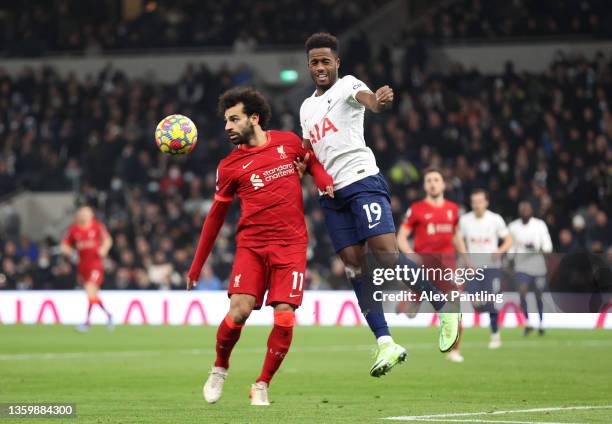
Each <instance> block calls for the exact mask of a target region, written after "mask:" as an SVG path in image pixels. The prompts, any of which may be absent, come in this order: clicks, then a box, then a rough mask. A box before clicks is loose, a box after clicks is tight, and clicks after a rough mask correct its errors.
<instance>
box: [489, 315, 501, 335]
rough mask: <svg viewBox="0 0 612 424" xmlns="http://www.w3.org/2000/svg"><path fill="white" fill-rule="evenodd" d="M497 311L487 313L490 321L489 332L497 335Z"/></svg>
mask: <svg viewBox="0 0 612 424" xmlns="http://www.w3.org/2000/svg"><path fill="white" fill-rule="evenodd" d="M497 315H498V313H497V311H495V312H489V319H490V320H491V331H492V332H493V333H497V332H498V331H499V327H498V326H497Z"/></svg>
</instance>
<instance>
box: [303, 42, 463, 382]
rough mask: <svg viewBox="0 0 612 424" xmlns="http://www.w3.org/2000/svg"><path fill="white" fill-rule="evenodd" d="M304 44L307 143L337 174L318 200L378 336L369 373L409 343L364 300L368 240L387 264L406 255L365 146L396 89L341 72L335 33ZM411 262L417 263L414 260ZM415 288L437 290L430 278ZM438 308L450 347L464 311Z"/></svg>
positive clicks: (398, 357)
mask: <svg viewBox="0 0 612 424" xmlns="http://www.w3.org/2000/svg"><path fill="white" fill-rule="evenodd" d="M306 52H307V55H308V68H309V71H310V76H311V78H312V80H313V81H314V83H315V86H316V90H315V92H314V93H313V94H312V96H310V97H308V98H307V99H306V100H304V102H303V103H302V106H301V108H300V123H301V126H302V135H303V139H304V144H305V145H306V147H311V148H312V149H313V151H314V153H315V155H316V157H317V159H319V162H321V164H322V165H323V167H324V168H325V170H326V171H327V173H328V174H329V175H331V176H332V177H333V179H334V190H335V196H334V198H330V197H329V196H327V195H322V196H321V197H320V199H319V200H320V205H321V208H322V210H323V213H324V215H325V223H326V225H327V229H328V232H329V235H330V238H331V239H332V243H333V245H334V248H335V250H336V252H337V253H338V255H339V256H340V258H341V259H342V261H343V262H344V265H345V270H346V274H347V276H348V278H349V280H350V281H351V283H352V285H353V289H354V290H355V294H356V295H357V299H358V301H359V303H360V306H361V309H362V311H363V312H364V315H365V318H366V321H367V323H368V325H369V327H370V329H371V330H372V332H373V333H374V335H375V336H376V338H377V342H378V346H379V348H378V353H377V356H376V360H375V362H374V365H373V366H372V368H371V369H370V375H372V376H373V377H379V376H381V375H384V374H385V373H386V372H387V371H389V370H390V369H391V368H393V366H395V365H396V364H397V363H399V362H402V361H403V360H404V359H405V358H406V350H405V349H404V348H403V347H401V346H400V345H398V344H396V343H395V342H394V341H393V338H392V337H391V334H390V332H389V328H388V326H387V322H386V320H385V316H384V313H382V308H381V307H380V306H381V305H380V304H378V305H375V307H373V308H369V307H368V306H366V304H367V302H365V300H366V299H365V298H366V297H367V295H366V292H367V290H369V288H370V287H371V281H365V275H362V274H364V272H363V271H364V267H363V266H362V265H363V258H364V253H365V245H366V243H367V248H368V250H369V251H370V252H371V253H372V254H373V256H374V257H375V258H376V260H377V261H378V263H380V264H382V265H384V266H394V265H395V264H396V263H397V262H398V260H399V261H400V263H402V255H400V254H399V250H398V247H397V242H396V239H395V225H394V222H393V214H392V212H391V203H390V197H391V196H390V193H389V187H388V185H387V182H386V181H385V179H384V177H383V176H382V175H381V174H380V172H379V169H378V166H377V165H376V159H375V157H374V154H373V153H372V150H370V148H369V147H368V146H366V143H365V139H364V129H363V122H364V114H365V109H366V108H367V109H369V110H370V111H372V112H375V113H379V112H382V111H384V110H386V109H387V108H388V107H389V106H391V104H392V102H393V90H392V89H391V88H390V87H389V86H386V85H385V86H383V87H381V88H379V89H378V90H376V92H375V93H374V92H372V91H371V90H370V89H369V88H368V87H367V86H366V84H365V83H364V82H363V81H360V80H358V79H357V78H355V77H354V76H352V75H346V76H344V77H342V78H339V76H338V69H339V67H340V58H339V57H338V41H337V39H336V37H334V36H333V35H331V34H327V33H317V34H313V35H312V36H310V37H309V38H308V40H306ZM398 258H399V259H398ZM405 260H406V261H407V259H405ZM407 264H409V266H415V264H414V263H413V262H408V263H407ZM414 288H415V289H417V290H421V291H422V290H431V291H437V289H436V288H435V287H434V286H432V285H431V284H430V283H428V282H426V281H423V282H419V285H417V286H416V287H414ZM371 302H372V300H371V299H370V300H369V303H371ZM432 304H433V303H432ZM443 306H444V303H443V302H438V304H434V308H436V310H438V311H439V310H440V309H441V308H442V307H443ZM439 316H440V329H441V331H440V340H439V347H440V350H441V351H443V352H447V351H449V350H450V349H451V348H452V347H453V345H454V344H455V343H456V341H457V339H458V337H459V322H460V319H461V314H460V313H440V314H439Z"/></svg>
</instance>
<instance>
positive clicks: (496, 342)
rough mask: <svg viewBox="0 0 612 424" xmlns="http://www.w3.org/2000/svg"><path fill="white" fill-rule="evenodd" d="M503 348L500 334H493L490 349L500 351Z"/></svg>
mask: <svg viewBox="0 0 612 424" xmlns="http://www.w3.org/2000/svg"><path fill="white" fill-rule="evenodd" d="M500 347H501V335H500V334H499V332H498V333H493V334H491V340H490V341H489V349H499V348H500Z"/></svg>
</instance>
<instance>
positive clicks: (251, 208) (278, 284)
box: [187, 88, 333, 405]
mask: <svg viewBox="0 0 612 424" xmlns="http://www.w3.org/2000/svg"><path fill="white" fill-rule="evenodd" d="M219 112H220V113H221V114H223V115H224V117H225V122H226V124H225V130H226V131H227V134H228V136H229V139H230V141H231V142H232V143H233V144H235V145H237V146H238V147H237V148H236V149H235V150H234V151H233V152H232V153H230V154H229V155H228V156H227V157H226V158H225V159H223V160H222V161H221V162H220V163H219V167H218V168H217V189H216V193H215V201H214V203H213V206H212V207H211V209H210V211H209V213H208V216H207V217H206V221H205V222H204V225H203V228H202V233H201V235H200V241H199V243H198V248H197V250H196V254H195V258H194V260H193V263H192V265H191V269H190V271H189V274H188V281H187V289H188V290H189V289H191V288H192V287H193V286H194V285H195V284H196V282H197V280H198V277H199V274H200V271H201V269H202V266H203V264H204V262H205V261H206V258H207V257H208V255H209V253H210V251H211V249H212V246H213V243H214V241H215V239H216V237H217V234H218V232H219V229H220V228H221V226H222V224H223V221H224V220H225V215H226V213H227V210H228V208H229V204H230V203H231V201H232V200H233V198H234V196H238V198H239V199H240V206H241V211H242V215H241V217H240V221H239V222H238V226H237V229H236V242H237V243H236V244H237V247H236V256H235V260H234V267H233V270H232V274H231V277H230V280H229V288H228V295H229V297H230V309H229V312H228V314H227V315H226V317H225V319H224V320H223V321H222V322H221V324H220V325H219V330H218V332H217V344H216V351H217V358H216V361H215V364H214V366H213V367H212V370H211V372H210V375H209V377H208V380H207V381H206V383H205V385H204V389H203V392H204V398H205V399H206V401H207V402H209V403H214V402H216V401H218V400H219V399H220V397H221V394H222V390H223V384H224V382H225V378H226V377H227V370H228V368H229V357H230V354H231V352H232V349H233V347H234V345H235V344H236V342H237V341H238V339H239V337H240V332H241V330H242V327H243V326H244V323H245V322H246V320H247V318H248V317H249V315H250V313H251V311H252V310H253V309H259V308H261V306H262V305H263V303H264V294H265V293H266V291H267V292H268V294H267V298H266V305H270V306H272V307H273V308H274V327H273V328H272V331H271V332H270V336H269V338H268V348H267V349H266V357H265V361H264V365H263V369H262V371H261V375H260V376H259V378H258V379H257V380H256V382H255V384H253V385H252V386H251V405H269V402H268V386H269V384H270V380H271V379H272V376H273V375H274V373H275V372H276V370H277V369H278V368H279V367H280V365H281V363H282V361H283V359H284V357H285V355H286V354H287V352H288V351H289V346H290V344H291V339H292V337H293V325H294V323H295V316H294V310H295V309H296V308H297V307H299V306H300V305H301V303H302V294H303V288H304V287H303V284H304V273H305V271H306V246H307V233H306V224H305V222H304V207H303V204H302V188H301V184H300V178H299V175H298V172H297V171H296V167H295V162H296V161H300V160H302V159H304V161H305V162H306V165H307V169H308V170H309V172H310V173H311V174H312V175H313V177H314V180H315V183H316V184H317V186H318V187H319V189H320V190H324V191H327V193H328V194H329V195H330V196H333V180H332V178H331V177H330V176H329V175H328V174H327V173H326V172H325V170H324V169H323V167H322V166H321V164H320V163H318V162H317V160H316V158H315V157H314V155H310V154H309V153H308V150H306V149H305V148H303V147H302V141H301V139H300V138H299V137H298V136H296V135H295V134H293V133H291V132H287V131H265V128H266V125H267V123H268V120H269V119H270V115H271V113H270V106H269V105H268V103H267V101H266V99H265V98H264V97H263V96H262V95H261V94H260V93H259V92H257V91H256V90H254V89H252V88H235V89H232V90H229V91H227V92H225V93H224V94H223V95H222V96H221V98H220V99H219Z"/></svg>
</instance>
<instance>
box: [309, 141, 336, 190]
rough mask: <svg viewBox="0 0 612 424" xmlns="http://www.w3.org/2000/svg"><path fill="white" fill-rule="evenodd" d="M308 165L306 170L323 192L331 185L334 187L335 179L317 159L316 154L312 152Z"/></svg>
mask: <svg viewBox="0 0 612 424" xmlns="http://www.w3.org/2000/svg"><path fill="white" fill-rule="evenodd" d="M309 152H310V156H309V158H308V163H307V164H306V169H307V170H308V172H309V173H310V175H312V177H313V178H314V182H315V184H316V185H317V187H318V188H319V190H321V191H325V188H326V187H327V186H330V185H334V179H333V178H332V177H331V175H329V174H328V173H327V171H325V168H323V165H321V162H319V160H318V159H317V157H316V156H315V154H314V152H313V151H312V150H311V151H309Z"/></svg>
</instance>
